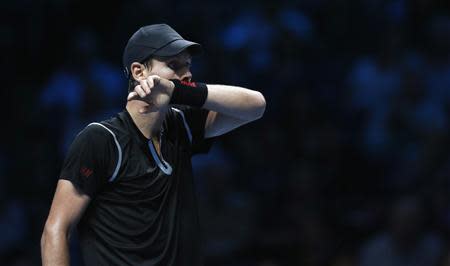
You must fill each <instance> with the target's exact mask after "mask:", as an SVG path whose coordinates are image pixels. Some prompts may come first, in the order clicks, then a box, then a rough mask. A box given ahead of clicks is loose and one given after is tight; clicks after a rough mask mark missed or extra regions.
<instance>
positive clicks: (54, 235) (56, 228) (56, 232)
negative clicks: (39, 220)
mask: <svg viewBox="0 0 450 266" xmlns="http://www.w3.org/2000/svg"><path fill="white" fill-rule="evenodd" d="M68 238H69V230H65V229H64V228H62V227H61V226H60V225H59V224H56V223H55V224H52V223H48V222H47V223H46V225H45V226H44V230H43V232H42V235H41V243H40V244H41V251H42V252H43V251H44V249H45V248H46V247H48V246H49V245H53V244H55V243H59V242H60V241H66V240H67V239H68Z"/></svg>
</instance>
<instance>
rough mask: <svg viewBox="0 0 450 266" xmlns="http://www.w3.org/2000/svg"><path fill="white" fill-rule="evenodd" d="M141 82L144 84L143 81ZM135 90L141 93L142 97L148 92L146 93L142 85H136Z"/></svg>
mask: <svg viewBox="0 0 450 266" xmlns="http://www.w3.org/2000/svg"><path fill="white" fill-rule="evenodd" d="M141 84H143V83H142V81H141ZM134 91H135V92H137V94H139V96H140V97H141V98H145V96H146V95H147V93H145V91H144V89H143V88H142V85H137V86H136V87H134Z"/></svg>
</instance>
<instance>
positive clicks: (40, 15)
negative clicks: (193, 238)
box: [0, 0, 450, 266]
mask: <svg viewBox="0 0 450 266" xmlns="http://www.w3.org/2000/svg"><path fill="white" fill-rule="evenodd" d="M0 7H1V13H2V14H1V16H0V21H1V24H0V51H1V53H2V55H1V61H0V64H1V65H0V70H1V79H2V83H1V84H2V90H1V94H0V96H1V97H2V99H3V100H2V102H3V104H2V107H1V108H2V112H3V114H4V115H5V116H4V118H3V121H4V122H3V126H2V138H1V142H0V198H1V201H0V264H1V265H13V266H25V265H39V264H40V253H39V240H40V236H41V232H42V228H43V225H44V222H45V219H46V217H47V214H48V210H49V207H50V203H51V199H52V196H53V192H54V189H55V185H56V182H57V178H58V174H59V170H60V167H61V164H62V160H63V158H64V155H65V153H66V151H67V148H68V145H69V144H70V143H71V141H72V140H73V138H74V137H75V135H76V133H77V132H78V131H79V130H81V129H82V128H83V127H84V126H85V125H87V124H88V123H89V122H92V121H99V120H102V119H105V118H109V117H111V116H113V115H114V114H115V113H116V112H118V111H120V110H122V109H123V108H124V106H125V102H126V90H127V83H126V80H125V78H124V75H123V74H122V72H121V57H122V51H123V48H124V46H125V44H126V42H127V40H128V38H129V37H130V36H131V34H133V33H134V32H135V31H136V30H137V29H138V28H139V27H140V26H143V25H147V24H153V23H168V24H170V25H171V26H172V27H174V28H175V29H176V30H177V31H178V32H179V33H181V35H183V37H185V38H187V39H189V40H193V41H197V42H199V43H201V44H203V47H204V50H205V53H204V55H203V56H201V57H198V58H195V59H194V61H193V73H194V79H195V80H199V81H204V82H208V83H222V84H234V85H241V86H244V87H248V88H251V89H255V90H259V91H261V92H262V93H263V94H264V95H265V97H266V100H267V110H266V113H265V116H264V117H263V118H262V119H261V120H259V121H257V122H255V123H251V124H249V125H246V126H244V127H242V128H240V129H238V130H236V131H234V132H232V133H230V134H227V135H225V136H223V137H222V138H220V140H219V141H218V142H217V143H216V144H215V146H214V147H213V149H212V151H211V152H210V153H209V154H208V155H200V156H197V157H196V158H194V160H193V161H194V166H195V173H196V179H197V180H196V182H197V184H196V185H197V191H198V200H199V205H200V216H201V222H202V226H203V228H204V249H205V254H206V265H208V266H209V265H216V266H231V265H233V266H241V265H242V266H244V265H248V266H252V265H257V266H284V265H304V266H322V265H331V266H372V265H373V266H391V265H392V266H403V265H405V266H422V265H423V266H444V265H446V266H448V265H450V249H449V245H448V241H449V236H450V234H449V233H450V204H449V203H450V195H449V192H450V156H449V155H450V154H449V153H450V149H449V148H450V140H449V126H450V121H449V116H450V61H449V59H450V16H449V11H450V2H449V1H445V0H442V1H432V0H410V1H408V0H393V1H382V0H349V1H345V0H303V1H284V2H283V1H281V2H280V1H255V0H249V1H248V0H247V1H237V0H228V1H217V2H216V1H214V2H213V1H209V2H201V1H198V0H193V1H174V0H166V1H144V0H141V1H118V0H110V1H107V2H106V1H104V2H102V1H74V0H53V1H44V0H15V1H2V2H1V4H0ZM73 242H74V243H73V245H72V248H71V249H72V254H73V255H72V261H73V265H82V262H81V261H80V257H79V255H78V252H79V250H78V248H77V245H76V243H77V242H76V238H75V239H74V241H73Z"/></svg>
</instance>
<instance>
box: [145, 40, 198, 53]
mask: <svg viewBox="0 0 450 266" xmlns="http://www.w3.org/2000/svg"><path fill="white" fill-rule="evenodd" d="M185 50H187V51H188V52H189V53H190V54H191V55H192V56H194V55H198V54H201V53H202V51H203V49H202V46H201V45H200V44H198V43H195V42H191V41H187V40H184V39H179V40H175V41H173V42H171V43H169V44H167V45H166V46H164V47H162V48H160V49H158V50H157V51H156V52H155V53H153V54H154V55H156V56H175V55H177V54H179V53H181V52H183V51H185Z"/></svg>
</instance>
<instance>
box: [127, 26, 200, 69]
mask: <svg viewBox="0 0 450 266" xmlns="http://www.w3.org/2000/svg"><path fill="white" fill-rule="evenodd" d="M186 49H189V52H190V53H191V55H196V54H199V53H201V51H202V47H201V45H200V44H198V43H195V42H191V41H188V40H185V39H183V37H181V35H180V34H178V33H177V32H176V31H175V30H174V29H172V28H171V27H170V26H169V25H167V24H153V25H148V26H144V27H142V28H140V29H139V30H138V31H136V32H135V33H134V34H133V36H131V38H130V39H129V40H128V43H127V46H126V47H125V50H124V52H123V59H122V60H123V67H124V72H125V75H126V76H127V77H129V76H130V66H131V64H132V63H133V62H139V63H143V62H145V60H147V59H148V58H149V57H150V56H155V55H156V56H174V55H177V54H179V53H181V52H183V51H184V50H186Z"/></svg>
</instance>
